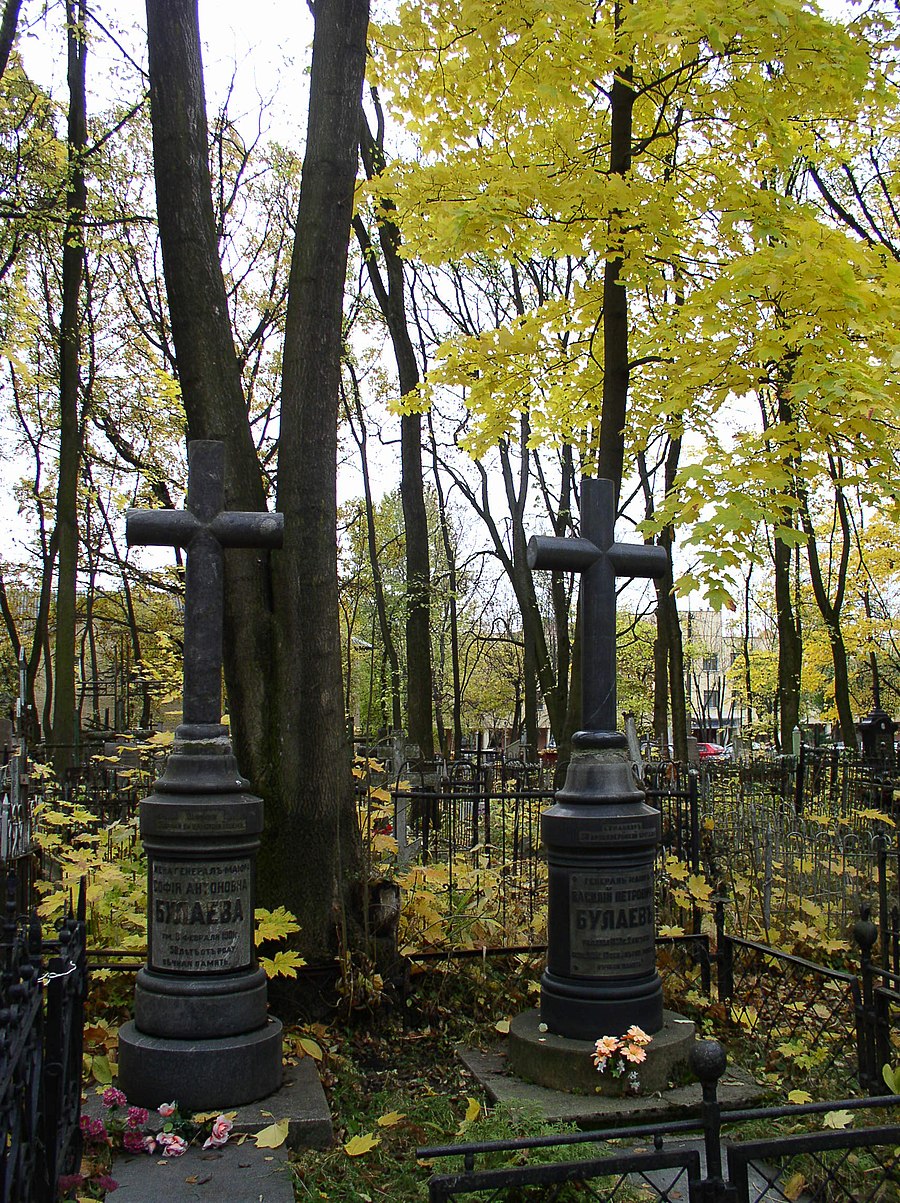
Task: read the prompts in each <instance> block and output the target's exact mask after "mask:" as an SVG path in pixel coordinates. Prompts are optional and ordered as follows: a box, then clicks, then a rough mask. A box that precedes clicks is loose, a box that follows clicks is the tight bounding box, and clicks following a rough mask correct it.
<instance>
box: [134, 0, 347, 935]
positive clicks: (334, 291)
mask: <svg viewBox="0 0 900 1203" xmlns="http://www.w3.org/2000/svg"><path fill="white" fill-rule="evenodd" d="M147 23H148V40H149V49H150V56H149V64H150V95H151V118H152V125H153V149H154V165H155V174H156V188H157V206H158V213H159V227H160V240H161V244H162V250H163V265H164V270H165V277H166V290H167V294H168V299H169V309H170V315H171V324H172V334H173V342H174V345H175V350H176V355H177V362H178V376H179V381H180V384H181V390H182V396H183V398H184V405H185V412H186V414H187V419H188V426H189V429H190V434H191V436H192V437H195V438H207V439H209V438H213V439H221V440H223V441H224V442H225V444H226V482H225V499H226V504H227V505H228V507H229V508H231V509H243V510H261V509H264V508H265V502H266V498H265V493H264V489H263V482H262V475H261V472H260V467H259V462H258V460H257V457H256V451H255V447H254V444H253V439H252V436H251V431H250V424H249V421H248V418H247V411H246V406H245V402H244V397H243V391H242V387H241V378H240V371H239V367H238V362H237V359H236V356H235V351H234V343H233V339H232V334H231V329H230V326H229V320H228V308H227V304H226V297H225V288H224V283H223V279H222V271H221V266H220V263H219V259H218V248H217V243H216V235H215V225H214V220H213V208H212V200H211V192H210V177H209V167H208V161H207V126H206V112H205V99H204V91H203V76H202V67H201V61H200V39H199V28H198V20H197V8H196V0H148V3H147ZM367 25H368V8H367V5H366V4H365V2H364V0H318V3H317V4H316V26H315V36H314V43H313V64H312V73H311V77H310V111H309V132H308V144H307V151H306V157H305V161H304V167H303V177H302V185H301V198H300V206H299V213H298V218H297V237H296V239H295V247H294V256H293V262H292V266H291V281H290V290H291V296H290V301H289V312H288V318H287V331H286V340H285V354H284V377H283V395H282V428H281V445H280V449H279V465H280V473H279V480H278V504H279V507H280V508H281V510H282V512H283V513H284V516H285V546H284V550H283V551H282V552H281V553H274V554H273V556H272V557H271V565H270V557H269V556H268V555H265V554H260V553H259V552H258V551H246V552H245V551H238V550H231V551H229V553H228V555H227V556H226V563H225V598H226V605H225V638H224V658H225V679H226V686H227V690H228V698H229V703H230V709H231V716H232V724H231V730H232V736H233V739H234V744H235V750H236V752H237V756H238V761H239V763H240V765H241V768H242V770H243V771H244V772H245V773H246V774H247V776H248V777H249V778H250V780H251V782H252V784H253V787H254V788H255V789H256V790H257V791H258V792H260V793H261V794H262V796H263V798H264V800H265V803H266V831H265V833H264V836H263V844H262V848H261V852H260V857H259V862H258V863H259V893H260V901H261V902H262V903H263V904H265V905H270V906H271V905H278V904H282V905H284V906H286V907H288V909H289V910H291V911H293V912H294V913H295V914H296V916H297V918H298V919H299V921H300V924H301V928H302V930H301V933H300V935H299V937H298V945H299V947H300V948H301V950H302V951H303V952H304V953H305V954H306V955H307V956H308V957H310V958H315V957H333V955H334V951H335V947H336V943H335V941H336V920H337V918H338V917H339V916H338V915H337V913H336V910H335V904H336V903H342V902H346V901H347V899H348V894H349V891H350V883H351V882H352V879H353V875H354V873H355V871H356V868H357V865H358V851H359V835H358V829H357V827H356V822H355V811H354V806H353V795H352V788H351V777H350V772H349V755H350V753H349V747H348V744H347V740H346V732H345V728H344V715H343V706H342V687H341V660H340V632H339V619H338V598H337V566H336V539H335V530H336V504H335V472H336V464H335V454H336V436H337V419H338V406H339V387H338V385H339V362H340V348H341V303H342V298H343V287H344V273H345V266H346V253H347V243H348V239H349V226H350V212H351V206H352V196H353V186H354V183H355V178H356V151H357V141H358V111H359V102H360V95H361V90H362V75H363V65H364V59H365V38H366V30H367ZM298 849H302V850H303V861H302V871H301V872H298V860H297V850H298Z"/></svg>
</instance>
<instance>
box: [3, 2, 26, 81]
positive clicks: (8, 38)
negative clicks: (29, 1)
mask: <svg viewBox="0 0 900 1203" xmlns="http://www.w3.org/2000/svg"><path fill="white" fill-rule="evenodd" d="M21 7H22V0H6V3H5V4H4V6H3V19H2V21H0V78H2V77H3V73H4V71H5V70H6V65H7V63H8V62H9V56H10V54H11V53H12V48H13V42H15V40H16V26H17V24H18V21H19V9H20V8H21Z"/></svg>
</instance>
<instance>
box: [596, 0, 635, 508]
mask: <svg viewBox="0 0 900 1203" xmlns="http://www.w3.org/2000/svg"><path fill="white" fill-rule="evenodd" d="M614 22H615V27H616V30H617V31H618V29H619V28H620V26H621V23H622V13H621V4H620V3H616V5H615V15H614ZM633 109H634V89H633V87H632V69H631V66H630V65H628V64H626V65H625V66H622V67H621V68H617V69H616V71H615V75H614V76H613V82H612V88H611V89H610V147H609V172H610V175H618V176H625V175H627V174H628V172H629V171H630V170H631V134H632V113H633ZM624 216H625V215H624V214H623V213H621V212H619V211H618V210H613V212H611V213H610V217H609V243H610V247H609V249H608V250H607V256H606V262H605V263H604V265H603V408H602V410H601V413H600V448H599V452H598V458H597V475H598V477H600V478H601V479H606V480H611V481H612V482H613V483H614V484H615V487H616V501H617V502H618V499H619V489H620V488H621V485H622V468H623V464H624V460H625V415H626V412H627V407H628V381H629V364H628V293H627V290H626V288H625V284H624V283H623V282H622V279H621V275H622V258H621V256H620V255H617V254H615V253H614V248H615V246H616V243H618V242H619V241H621V237H622V232H621V230H620V229H619V225H620V223H621V221H622V220H623V218H624Z"/></svg>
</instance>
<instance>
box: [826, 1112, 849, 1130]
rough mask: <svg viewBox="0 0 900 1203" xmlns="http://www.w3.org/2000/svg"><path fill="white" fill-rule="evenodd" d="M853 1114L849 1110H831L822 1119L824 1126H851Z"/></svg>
mask: <svg viewBox="0 0 900 1203" xmlns="http://www.w3.org/2000/svg"><path fill="white" fill-rule="evenodd" d="M852 1122H853V1116H852V1115H851V1114H850V1112H849V1111H829V1112H827V1114H826V1116H825V1118H824V1119H823V1120H822V1127H823V1128H849V1127H850V1125H851V1123H852Z"/></svg>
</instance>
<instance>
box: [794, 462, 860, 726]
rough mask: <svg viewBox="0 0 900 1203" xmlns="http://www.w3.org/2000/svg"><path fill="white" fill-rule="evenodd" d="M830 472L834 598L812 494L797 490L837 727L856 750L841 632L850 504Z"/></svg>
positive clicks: (836, 468) (837, 475) (836, 470)
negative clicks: (835, 541)
mask: <svg viewBox="0 0 900 1203" xmlns="http://www.w3.org/2000/svg"><path fill="white" fill-rule="evenodd" d="M829 470H830V474H831V480H832V484H833V486H834V494H835V510H836V512H837V518H838V526H839V527H840V532H841V545H840V553H839V560H838V566H837V571H836V573H835V577H836V584H835V590H834V598H833V599H832V598H830V597H829V595H828V588H827V586H826V584H825V578H824V575H823V573H822V563H821V560H820V558H819V547H818V543H817V541H816V530H815V527H814V525H813V521H812V515H811V514H810V510H809V494H808V491H807V489H806V486H805V485H801V487H800V488H799V489H798V495H799V500H800V521H801V523H802V525H803V530H804V533H805V534H806V555H807V559H808V561H809V577H810V581H811V583H812V589H813V596H814V597H815V599H816V605H817V606H818V608H819V613H820V614H821V616H822V621H823V622H824V624H825V629H826V631H827V632H828V641H829V643H830V645H831V661H832V664H833V665H834V704H835V709H836V710H837V713H838V723H839V725H840V728H841V739H842V741H843V743H844V746H845V747H848V748H855V747H856V746H857V741H856V723H855V722H854V721H853V707H852V704H851V702H850V672H849V668H848V664H847V646H846V644H845V643H844V632H843V630H842V628H841V610H842V608H843V604H844V595H845V591H846V586H847V566H848V563H849V559H850V516H849V514H848V513H847V502H846V499H845V497H844V491H843V487H842V486H841V483H840V479H841V475H842V469H841V467H840V464H839V463H837V462H835V460H834V459H833V458H829Z"/></svg>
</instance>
